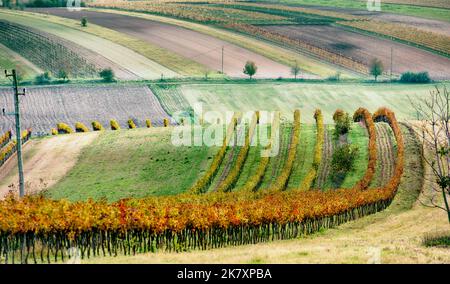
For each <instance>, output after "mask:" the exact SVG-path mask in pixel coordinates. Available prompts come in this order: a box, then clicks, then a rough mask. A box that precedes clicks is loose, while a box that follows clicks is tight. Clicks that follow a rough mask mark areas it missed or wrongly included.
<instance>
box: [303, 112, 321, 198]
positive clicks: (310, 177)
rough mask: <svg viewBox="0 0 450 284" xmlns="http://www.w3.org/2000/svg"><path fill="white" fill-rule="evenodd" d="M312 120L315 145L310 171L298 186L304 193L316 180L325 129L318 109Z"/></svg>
mask: <svg viewBox="0 0 450 284" xmlns="http://www.w3.org/2000/svg"><path fill="white" fill-rule="evenodd" d="M314 119H315V120H316V128H317V133H316V145H315V146H314V159H313V163H312V167H311V169H310V170H309V171H308V173H307V174H306V176H305V178H304V179H303V181H302V183H301V184H300V188H299V189H300V190H302V191H305V190H309V189H310V188H311V185H312V184H313V183H314V181H315V180H316V178H317V172H318V170H319V166H320V163H321V162H322V148H323V143H324V142H325V127H324V125H323V115H322V111H321V110H320V109H317V110H316V111H315V112H314Z"/></svg>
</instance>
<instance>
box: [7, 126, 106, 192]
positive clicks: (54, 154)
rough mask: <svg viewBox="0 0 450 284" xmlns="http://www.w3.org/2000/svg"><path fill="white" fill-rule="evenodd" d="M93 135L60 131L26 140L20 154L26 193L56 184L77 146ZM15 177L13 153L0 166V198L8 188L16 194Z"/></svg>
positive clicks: (75, 155)
mask: <svg viewBox="0 0 450 284" xmlns="http://www.w3.org/2000/svg"><path fill="white" fill-rule="evenodd" d="M97 135H98V133H86V134H84V133H83V134H72V135H61V136H57V137H51V138H46V139H33V140H31V141H29V142H28V143H26V144H25V147H24V155H23V157H24V172H25V173H26V175H25V190H26V193H27V194H30V193H32V194H34V193H39V192H41V191H42V190H46V189H48V188H50V187H51V186H52V185H54V184H56V182H58V181H59V180H60V179H61V178H63V177H64V176H65V175H66V174H67V173H68V172H69V171H70V170H71V169H72V168H73V166H74V165H75V164H76V162H77V159H78V156H79V154H80V152H81V150H82V149H83V148H84V147H85V146H86V145H89V144H90V143H91V142H92V141H94V139H95V138H96V137H97ZM18 180H19V177H18V173H17V157H16V155H14V156H13V157H12V158H10V159H9V160H8V161H7V162H6V164H5V165H3V166H2V167H1V168H0V199H2V198H3V197H4V196H5V195H6V194H8V193H9V192H10V191H13V193H15V194H17V190H18Z"/></svg>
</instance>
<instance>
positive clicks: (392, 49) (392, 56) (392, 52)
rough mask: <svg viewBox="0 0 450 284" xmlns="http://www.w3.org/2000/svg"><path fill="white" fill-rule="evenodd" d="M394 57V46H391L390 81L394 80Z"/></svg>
mask: <svg viewBox="0 0 450 284" xmlns="http://www.w3.org/2000/svg"><path fill="white" fill-rule="evenodd" d="M393 58H394V47H392V46H391V72H390V75H389V78H390V81H392V68H393Z"/></svg>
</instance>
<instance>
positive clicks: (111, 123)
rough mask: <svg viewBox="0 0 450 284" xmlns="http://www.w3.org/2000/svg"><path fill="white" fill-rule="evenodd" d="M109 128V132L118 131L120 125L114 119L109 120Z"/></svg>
mask: <svg viewBox="0 0 450 284" xmlns="http://www.w3.org/2000/svg"><path fill="white" fill-rule="evenodd" d="M109 124H110V126H111V130H120V125H119V123H118V122H117V120H115V119H111V121H110V122H109Z"/></svg>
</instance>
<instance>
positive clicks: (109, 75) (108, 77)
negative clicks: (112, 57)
mask: <svg viewBox="0 0 450 284" xmlns="http://www.w3.org/2000/svg"><path fill="white" fill-rule="evenodd" d="M99 75H100V77H101V78H102V79H103V81H104V82H114V81H115V79H114V78H115V74H114V71H113V70H112V69H111V68H106V69H103V70H101V71H100V73H99Z"/></svg>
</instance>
